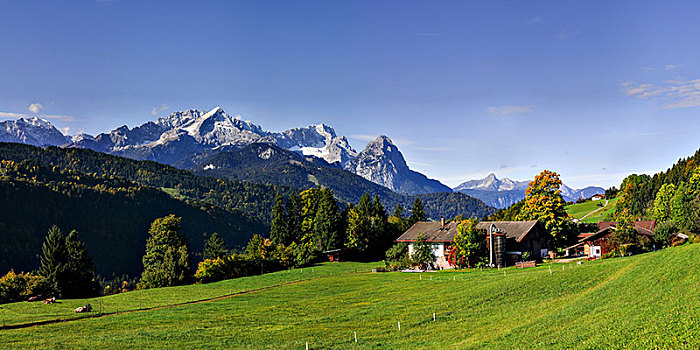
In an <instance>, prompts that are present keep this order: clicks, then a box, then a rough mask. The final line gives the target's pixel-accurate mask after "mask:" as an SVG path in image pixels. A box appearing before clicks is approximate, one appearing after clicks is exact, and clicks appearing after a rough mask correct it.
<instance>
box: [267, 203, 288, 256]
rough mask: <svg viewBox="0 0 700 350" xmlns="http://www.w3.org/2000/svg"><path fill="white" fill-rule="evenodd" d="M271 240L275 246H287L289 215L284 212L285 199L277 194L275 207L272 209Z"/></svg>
mask: <svg viewBox="0 0 700 350" xmlns="http://www.w3.org/2000/svg"><path fill="white" fill-rule="evenodd" d="M270 240H271V241H272V243H273V244H285V242H287V241H288V239H287V215H286V214H285V212H284V198H282V195H281V194H280V193H279V192H277V195H276V196H275V206H274V207H272V222H271V223H270Z"/></svg>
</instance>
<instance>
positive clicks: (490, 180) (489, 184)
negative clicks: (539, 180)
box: [453, 173, 530, 191]
mask: <svg viewBox="0 0 700 350" xmlns="http://www.w3.org/2000/svg"><path fill="white" fill-rule="evenodd" d="M528 183H530V182H529V181H513V180H511V179H508V178H504V179H502V180H499V179H498V178H497V177H496V174H493V173H491V174H489V175H488V176H486V177H485V178H483V179H481V180H470V181H467V182H463V183H461V184H460V185H459V186H457V187H455V188H454V189H453V190H454V191H461V190H484V191H510V190H523V191H524V190H525V189H527V185H528Z"/></svg>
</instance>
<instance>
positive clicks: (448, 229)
mask: <svg viewBox="0 0 700 350" xmlns="http://www.w3.org/2000/svg"><path fill="white" fill-rule="evenodd" d="M457 225H458V222H455V221H453V222H450V223H447V224H445V220H444V219H443V220H442V221H440V222H431V221H419V222H417V223H415V224H414V225H413V226H411V227H410V228H409V229H408V230H406V232H404V233H403V234H402V235H401V236H400V237H399V238H397V239H396V241H397V242H408V243H409V245H408V254H409V256H411V255H412V254H413V244H414V242H416V240H417V239H418V237H419V236H421V235H422V236H423V238H424V240H425V242H426V243H428V244H430V245H431V246H432V248H433V254H434V255H435V261H434V263H433V265H434V266H435V267H436V268H439V269H447V268H453V267H454V266H452V265H450V264H449V262H448V261H447V255H448V253H449V249H450V244H451V243H452V242H453V240H454V237H455V235H456V234H457ZM476 229H478V230H484V231H485V232H486V240H487V243H486V244H487V246H489V247H490V243H489V242H491V241H492V240H493V242H494V243H493V246H494V247H495V249H494V251H493V254H491V253H490V254H489V256H490V257H491V261H492V262H493V266H494V267H496V266H499V267H500V266H506V265H513V264H515V263H516V262H518V261H522V260H523V255H525V257H526V258H528V259H527V260H540V259H541V258H542V257H543V256H544V255H546V254H547V249H544V248H545V245H544V243H543V239H544V237H546V232H547V231H546V230H545V228H544V225H542V224H541V223H540V222H539V221H484V222H480V223H478V224H477V225H476ZM489 230H493V234H492V235H491V237H489V234H488V233H489V232H490V231H489ZM543 254H544V255H543ZM528 256H529V257H528Z"/></svg>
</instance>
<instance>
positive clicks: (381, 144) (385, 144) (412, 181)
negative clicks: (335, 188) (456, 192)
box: [345, 135, 452, 194]
mask: <svg viewBox="0 0 700 350" xmlns="http://www.w3.org/2000/svg"><path fill="white" fill-rule="evenodd" d="M345 169H346V170H348V171H350V172H353V173H355V174H357V175H359V176H362V177H363V178H365V179H367V180H369V181H372V182H374V183H377V184H380V185H382V186H385V187H388V188H389V189H391V190H393V191H395V192H399V193H405V194H419V193H434V192H452V190H451V189H450V188H449V187H447V186H445V185H443V184H442V183H440V182H439V181H437V180H433V179H429V178H427V177H426V176H425V175H423V174H421V173H418V172H415V171H413V170H411V169H409V168H408V165H407V164H406V160H405V159H404V157H403V155H402V154H401V152H400V151H399V148H398V147H396V145H394V143H393V142H391V140H390V139H389V138H388V137H386V136H384V135H381V136H379V137H377V138H376V139H375V140H374V141H371V142H370V143H368V144H367V147H365V149H364V150H363V151H362V152H360V154H358V155H357V158H355V159H353V160H351V161H350V162H349V163H348V164H347V166H346V167H345Z"/></svg>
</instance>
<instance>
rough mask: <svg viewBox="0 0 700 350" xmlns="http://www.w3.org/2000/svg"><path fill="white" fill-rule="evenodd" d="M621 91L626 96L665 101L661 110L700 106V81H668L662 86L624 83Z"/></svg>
mask: <svg viewBox="0 0 700 350" xmlns="http://www.w3.org/2000/svg"><path fill="white" fill-rule="evenodd" d="M622 86H623V89H622V91H623V92H624V93H625V94H627V96H634V97H637V98H641V99H643V98H650V97H655V96H658V98H659V99H661V100H662V101H667V102H666V103H665V104H664V105H662V106H661V108H666V109H673V108H691V107H698V106H700V79H694V80H685V81H682V80H669V81H666V84H665V85H663V86H656V85H653V84H635V83H632V82H625V83H623V84H622Z"/></svg>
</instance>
